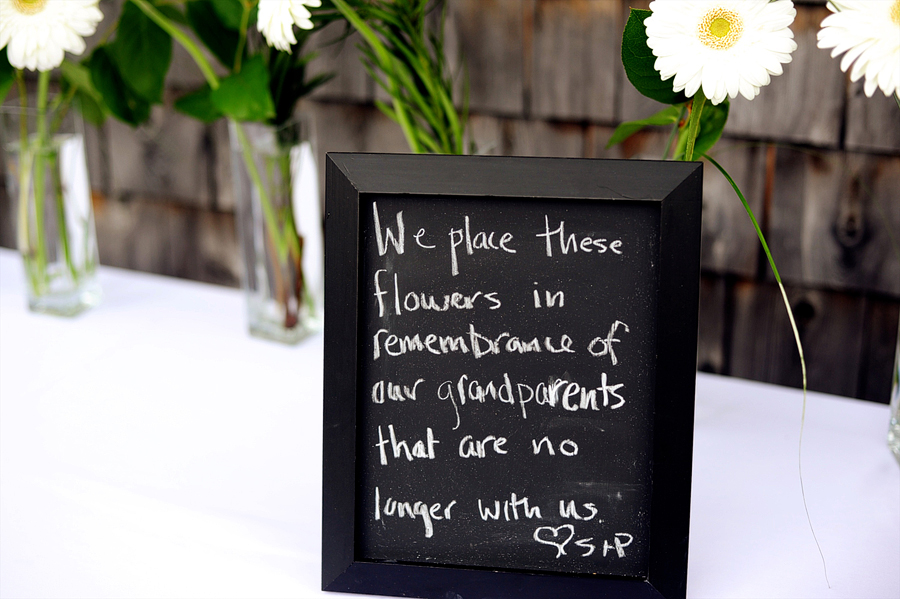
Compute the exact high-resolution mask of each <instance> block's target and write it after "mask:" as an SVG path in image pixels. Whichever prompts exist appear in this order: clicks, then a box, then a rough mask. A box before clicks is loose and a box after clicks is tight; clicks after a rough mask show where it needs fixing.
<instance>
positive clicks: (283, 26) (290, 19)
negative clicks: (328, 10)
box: [256, 0, 322, 52]
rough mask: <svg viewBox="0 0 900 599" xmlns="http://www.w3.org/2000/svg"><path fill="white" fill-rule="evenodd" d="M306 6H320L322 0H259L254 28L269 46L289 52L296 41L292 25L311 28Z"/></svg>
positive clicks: (310, 16)
mask: <svg viewBox="0 0 900 599" xmlns="http://www.w3.org/2000/svg"><path fill="white" fill-rule="evenodd" d="M307 6H312V7H313V8H317V7H319V6H322V0H260V2H259V14H258V16H257V17H256V28H257V29H259V32H260V33H262V34H263V37H265V38H266V42H267V43H268V44H269V45H270V46H275V47H276V48H277V49H279V50H282V51H283V52H290V51H291V46H293V45H294V44H296V43H297V38H296V37H294V25H296V26H297V27H299V28H300V29H312V28H313V22H312V20H311V18H312V15H311V14H310V12H309V10H307V8H306V7H307Z"/></svg>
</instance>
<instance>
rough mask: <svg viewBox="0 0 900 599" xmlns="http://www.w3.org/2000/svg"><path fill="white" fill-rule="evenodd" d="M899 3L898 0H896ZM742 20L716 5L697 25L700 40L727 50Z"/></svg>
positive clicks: (737, 36) (738, 35) (738, 34)
mask: <svg viewBox="0 0 900 599" xmlns="http://www.w3.org/2000/svg"><path fill="white" fill-rule="evenodd" d="M897 3H898V5H900V0H897ZM743 33H744V21H743V19H741V17H740V15H738V14H737V13H736V12H734V11H733V10H728V9H727V8H722V7H721V6H717V7H715V8H713V9H712V10H710V11H708V12H707V13H706V14H705V15H703V19H702V20H701V21H700V25H698V26H697V36H698V37H699V38H700V41H701V42H703V43H704V45H706V46H707V47H709V48H713V49H714V50H727V49H728V48H730V47H732V46H733V45H735V44H736V43H737V41H738V40H739V39H741V35H742V34H743Z"/></svg>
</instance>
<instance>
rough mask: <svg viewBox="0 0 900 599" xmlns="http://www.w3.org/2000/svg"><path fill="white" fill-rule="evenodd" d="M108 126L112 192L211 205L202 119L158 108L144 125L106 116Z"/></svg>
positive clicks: (187, 203)
mask: <svg viewBox="0 0 900 599" xmlns="http://www.w3.org/2000/svg"><path fill="white" fill-rule="evenodd" d="M106 129H107V133H108V135H109V144H110V147H111V151H110V153H109V156H108V158H109V165H110V175H111V179H112V194H113V195H114V196H116V197H121V196H128V195H131V194H141V195H145V196H148V197H149V196H157V197H166V198H171V199H177V201H179V202H181V203H183V204H185V205H189V206H195V207H204V206H209V205H210V203H211V202H212V196H211V193H210V180H209V175H210V169H209V165H208V157H207V153H206V145H207V144H206V141H205V140H204V138H205V136H206V135H207V130H206V127H205V126H204V125H203V123H200V122H199V121H197V120H195V119H192V118H189V117H187V116H184V115H182V114H180V113H177V112H175V111H174V110H172V109H171V108H163V107H161V106H157V107H154V109H153V111H152V115H151V119H150V123H149V124H147V125H144V126H141V127H139V128H137V129H133V128H131V127H129V126H128V125H124V124H122V123H120V122H119V121H116V120H113V119H110V120H108V121H107V124H106Z"/></svg>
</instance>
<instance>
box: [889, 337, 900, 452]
mask: <svg viewBox="0 0 900 599" xmlns="http://www.w3.org/2000/svg"><path fill="white" fill-rule="evenodd" d="M897 329H898V330H897V350H896V353H895V354H894V370H893V375H892V376H893V379H894V380H893V383H892V385H891V421H890V424H889V425H888V447H890V448H891V451H892V452H894V457H895V458H897V462H898V463H900V326H898V327H897Z"/></svg>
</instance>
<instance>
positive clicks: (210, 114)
mask: <svg viewBox="0 0 900 599" xmlns="http://www.w3.org/2000/svg"><path fill="white" fill-rule="evenodd" d="M211 92H212V90H211V89H210V87H209V86H208V85H204V86H203V87H201V88H200V89H198V90H197V91H194V92H191V93H189V94H187V95H184V96H182V97H180V98H178V100H176V101H175V110H177V111H179V112H181V113H183V114H186V115H188V116H189V117H193V118H195V119H198V120H200V121H203V122H204V123H211V122H213V121H215V120H217V119H219V118H221V117H222V112H221V111H220V110H219V109H218V108H216V107H215V105H214V104H213V103H212V99H211V97H210V95H211Z"/></svg>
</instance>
